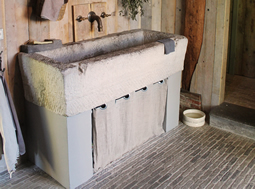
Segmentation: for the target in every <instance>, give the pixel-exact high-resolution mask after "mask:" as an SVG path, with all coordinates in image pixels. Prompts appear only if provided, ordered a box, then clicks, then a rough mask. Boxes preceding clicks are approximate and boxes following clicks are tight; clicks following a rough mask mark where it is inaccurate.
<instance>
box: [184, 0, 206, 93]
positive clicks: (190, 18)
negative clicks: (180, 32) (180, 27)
mask: <svg viewBox="0 0 255 189" xmlns="http://www.w3.org/2000/svg"><path fill="white" fill-rule="evenodd" d="M205 5H206V0H194V1H190V0H186V15H185V29H184V36H186V37H187V39H188V41H189V42H188V47H187V53H186V56H185V61H184V70H183V72H182V88H183V89H185V90H190V84H191V79H192V76H193V73H194V71H195V68H196V65H197V63H198V59H199V56H200V52H201V47H202V42H203V33H204V19H205Z"/></svg>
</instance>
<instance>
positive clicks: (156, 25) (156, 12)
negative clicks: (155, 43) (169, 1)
mask: <svg viewBox="0 0 255 189" xmlns="http://www.w3.org/2000/svg"><path fill="white" fill-rule="evenodd" d="M152 15H153V16H152ZM151 17H152V20H151V22H152V24H151V29H152V30H155V31H161V0H152V11H151Z"/></svg>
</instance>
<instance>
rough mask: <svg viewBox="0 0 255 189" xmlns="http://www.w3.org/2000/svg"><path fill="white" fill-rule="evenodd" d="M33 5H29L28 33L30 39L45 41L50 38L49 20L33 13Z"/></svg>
mask: <svg viewBox="0 0 255 189" xmlns="http://www.w3.org/2000/svg"><path fill="white" fill-rule="evenodd" d="M32 12H33V10H32V7H28V33H29V39H30V40H37V41H43V40H44V39H49V38H50V28H49V23H50V22H49V21H48V20H42V19H40V18H38V17H37V16H35V15H34V14H32Z"/></svg>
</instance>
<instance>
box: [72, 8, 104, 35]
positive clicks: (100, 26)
mask: <svg viewBox="0 0 255 189" xmlns="http://www.w3.org/2000/svg"><path fill="white" fill-rule="evenodd" d="M87 19H88V21H90V22H91V23H93V22H94V21H95V20H96V21H97V28H98V32H101V31H103V24H102V20H101V18H100V16H98V15H96V13H95V12H94V11H90V12H89V14H88V17H82V16H78V17H77V18H76V20H77V21H78V22H82V21H83V20H87Z"/></svg>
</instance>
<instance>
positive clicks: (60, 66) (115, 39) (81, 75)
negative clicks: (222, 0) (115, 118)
mask: <svg viewBox="0 0 255 189" xmlns="http://www.w3.org/2000/svg"><path fill="white" fill-rule="evenodd" d="M167 38H168V39H172V40H173V41H174V44H175V51H174V52H171V53H170V54H164V44H163V43H160V42H157V41H158V40H160V39H167ZM186 47H187V39H186V38H185V37H184V36H179V35H173V34H168V33H162V32H156V31H151V30H141V29H139V30H131V31H125V32H121V33H115V34H111V35H107V36H104V37H101V38H96V39H91V40H85V41H81V42H75V43H69V44H66V45H64V46H63V47H61V48H58V49H54V50H48V51H43V52H38V53H33V54H26V53H20V54H19V62H20V67H21V72H22V78H23V84H24V91H25V98H26V100H27V101H29V102H32V103H34V104H36V105H38V106H42V107H45V108H46V109H49V110H50V111H52V112H54V113H56V114H59V115H63V116H73V115H76V114H79V113H81V112H84V111H86V110H89V109H92V108H94V107H97V106H100V105H101V104H104V103H106V102H108V101H111V100H114V99H116V98H119V97H121V96H123V95H126V94H129V93H130V92H132V91H135V90H137V89H139V88H142V87H144V86H147V85H149V84H151V83H153V82H157V81H160V80H162V79H165V78H167V77H169V76H170V75H172V74H174V73H177V72H179V71H181V70H182V69H183V62H184V57H185V53H186Z"/></svg>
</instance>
